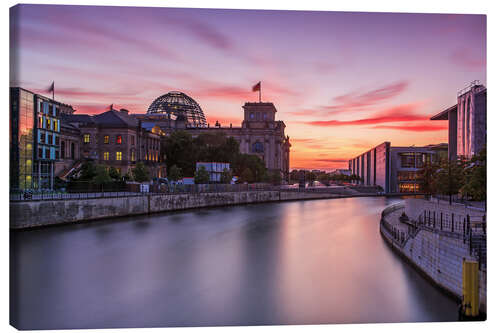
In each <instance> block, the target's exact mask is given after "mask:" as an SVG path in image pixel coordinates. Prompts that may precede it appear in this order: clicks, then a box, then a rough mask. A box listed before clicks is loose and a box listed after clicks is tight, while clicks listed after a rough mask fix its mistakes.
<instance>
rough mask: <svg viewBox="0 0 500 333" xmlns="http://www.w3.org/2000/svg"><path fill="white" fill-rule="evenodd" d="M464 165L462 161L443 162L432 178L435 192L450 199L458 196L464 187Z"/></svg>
mask: <svg viewBox="0 0 500 333" xmlns="http://www.w3.org/2000/svg"><path fill="white" fill-rule="evenodd" d="M463 171H464V164H463V161H462V160H460V159H459V160H451V161H448V160H443V161H442V162H441V164H440V166H439V169H438V170H437V171H436V173H435V176H434V177H433V184H432V186H433V187H434V188H435V192H437V193H439V194H443V195H448V196H449V197H450V202H451V197H452V196H453V195H454V194H458V192H459V190H460V188H461V187H462V186H463V185H464V172H463Z"/></svg>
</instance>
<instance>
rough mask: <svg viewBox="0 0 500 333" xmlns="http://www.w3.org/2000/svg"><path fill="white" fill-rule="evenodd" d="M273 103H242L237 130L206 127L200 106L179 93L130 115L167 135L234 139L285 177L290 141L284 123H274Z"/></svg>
mask: <svg viewBox="0 0 500 333" xmlns="http://www.w3.org/2000/svg"><path fill="white" fill-rule="evenodd" d="M276 112H277V110H276V108H275V106H274V104H273V103H245V105H243V113H244V116H243V122H242V124H241V127H234V126H232V124H231V126H229V127H222V126H220V125H218V126H215V127H210V125H209V124H207V122H206V120H205V115H204V113H203V111H202V109H201V107H200V105H199V104H198V103H197V102H196V101H195V100H194V99H192V98H191V97H189V96H187V95H185V94H184V93H181V92H169V93H168V94H165V95H163V96H160V97H158V98H157V99H155V100H154V101H153V103H152V104H151V105H150V107H149V108H148V112H147V113H146V114H134V115H133V116H134V117H136V119H138V120H141V122H142V123H143V124H154V125H157V126H159V127H160V128H161V129H162V130H163V131H164V132H165V133H166V134H167V135H168V134H169V133H171V132H172V131H175V130H186V131H187V132H188V133H190V134H191V135H193V136H197V135H199V134H202V133H223V134H224V135H226V136H227V137H234V138H235V139H236V140H237V141H238V142H239V144H240V152H241V153H246V154H253V155H257V156H259V157H260V158H262V160H263V161H264V162H265V165H266V168H268V169H270V170H278V171H280V173H281V175H282V176H283V177H285V179H287V178H288V173H289V168H290V146H291V145H290V142H289V138H288V136H285V127H286V126H285V123H284V122H283V121H281V120H276V119H275V115H276Z"/></svg>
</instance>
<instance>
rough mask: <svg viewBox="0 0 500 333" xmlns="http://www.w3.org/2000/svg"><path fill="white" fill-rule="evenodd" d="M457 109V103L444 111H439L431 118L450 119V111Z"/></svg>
mask: <svg viewBox="0 0 500 333" xmlns="http://www.w3.org/2000/svg"><path fill="white" fill-rule="evenodd" d="M456 110H457V104H455V105H453V106H450V107H449V108H447V109H446V110H444V111H441V112H439V113H438V114H437V115H435V116H432V117H431V120H448V113H449V112H452V111H456Z"/></svg>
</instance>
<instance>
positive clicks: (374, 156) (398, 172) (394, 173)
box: [349, 142, 448, 193]
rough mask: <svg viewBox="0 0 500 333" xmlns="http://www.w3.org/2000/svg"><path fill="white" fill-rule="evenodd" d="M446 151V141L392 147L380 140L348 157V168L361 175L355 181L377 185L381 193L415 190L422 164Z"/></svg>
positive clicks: (413, 191) (416, 189)
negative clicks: (367, 149) (415, 145)
mask: <svg viewBox="0 0 500 333" xmlns="http://www.w3.org/2000/svg"><path fill="white" fill-rule="evenodd" d="M447 152H448V145H447V144H438V145H428V146H424V147H413V146H412V147H393V146H391V144H390V142H384V143H382V144H380V145H378V146H376V147H374V148H372V149H370V150H369V151H367V152H365V153H363V154H361V155H359V156H357V157H355V158H353V159H352V160H349V169H350V170H351V172H352V174H353V175H357V176H359V177H360V178H361V180H360V181H358V183H359V184H362V185H367V186H379V187H380V188H382V189H383V191H384V192H385V193H419V192H421V185H422V179H421V177H420V172H421V170H422V168H423V167H424V165H425V164H426V163H427V162H432V161H433V160H436V159H438V158H440V159H442V158H445V155H447Z"/></svg>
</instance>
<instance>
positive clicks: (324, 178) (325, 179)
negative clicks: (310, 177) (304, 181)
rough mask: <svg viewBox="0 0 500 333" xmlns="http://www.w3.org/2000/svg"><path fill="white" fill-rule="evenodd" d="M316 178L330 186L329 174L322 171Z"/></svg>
mask: <svg viewBox="0 0 500 333" xmlns="http://www.w3.org/2000/svg"><path fill="white" fill-rule="evenodd" d="M318 180H319V181H320V182H321V183H322V184H323V185H326V186H330V176H328V174H327V173H325V172H323V173H321V174H320V175H319V176H318Z"/></svg>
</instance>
